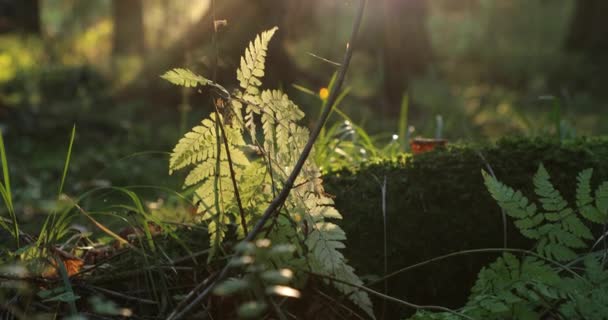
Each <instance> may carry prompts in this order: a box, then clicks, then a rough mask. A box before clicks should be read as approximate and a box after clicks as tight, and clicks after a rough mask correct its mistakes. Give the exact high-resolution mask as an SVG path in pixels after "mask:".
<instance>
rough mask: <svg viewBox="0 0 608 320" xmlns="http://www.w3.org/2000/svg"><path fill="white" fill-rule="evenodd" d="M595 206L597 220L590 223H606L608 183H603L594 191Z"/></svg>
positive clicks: (607, 215) (607, 218)
mask: <svg viewBox="0 0 608 320" xmlns="http://www.w3.org/2000/svg"><path fill="white" fill-rule="evenodd" d="M595 206H596V208H597V210H598V215H597V219H596V220H592V221H593V222H597V223H602V224H603V223H606V222H608V181H605V182H603V183H602V184H601V185H600V186H599V187H598V188H597V189H596V190H595ZM590 220H591V219H590Z"/></svg>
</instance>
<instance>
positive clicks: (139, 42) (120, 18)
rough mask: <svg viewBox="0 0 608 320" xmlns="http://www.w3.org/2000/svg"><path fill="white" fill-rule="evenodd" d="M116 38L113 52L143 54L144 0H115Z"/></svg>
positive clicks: (117, 53) (114, 53) (113, 3)
mask: <svg viewBox="0 0 608 320" xmlns="http://www.w3.org/2000/svg"><path fill="white" fill-rule="evenodd" d="M112 14H113V18H114V39H113V47H112V54H113V55H115V56H121V55H140V56H141V55H143V54H144V52H145V43H144V18H143V3H142V0H113V1H112Z"/></svg>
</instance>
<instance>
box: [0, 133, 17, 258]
mask: <svg viewBox="0 0 608 320" xmlns="http://www.w3.org/2000/svg"><path fill="white" fill-rule="evenodd" d="M0 162H2V176H3V177H4V179H3V180H4V181H3V182H0V194H2V199H3V200H4V205H5V206H6V209H7V210H8V215H9V217H10V219H11V221H12V224H13V226H12V229H11V228H10V227H9V226H8V225H7V224H6V222H5V221H4V220H2V219H0V227H2V228H3V229H5V230H7V231H8V232H10V233H11V234H12V236H13V238H14V239H15V243H16V245H17V248H19V247H20V245H19V223H18V222H17V214H16V213H15V207H14V206H13V195H12V193H11V179H10V173H9V171H8V161H7V160H6V149H5V148H4V139H3V137H2V133H1V132H0Z"/></svg>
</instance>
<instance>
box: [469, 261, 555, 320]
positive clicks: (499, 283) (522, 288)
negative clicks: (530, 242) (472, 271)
mask: <svg viewBox="0 0 608 320" xmlns="http://www.w3.org/2000/svg"><path fill="white" fill-rule="evenodd" d="M559 281H560V277H559V275H558V274H557V273H556V272H555V271H554V270H553V269H552V268H551V267H550V266H549V265H547V264H545V263H544V262H543V261H541V260H538V259H536V258H533V257H525V258H523V260H521V261H520V260H519V259H518V258H517V257H515V256H514V255H512V254H510V253H504V254H503V255H502V257H500V258H498V259H497V260H496V262H494V263H492V264H490V265H489V266H488V267H487V268H484V269H482V270H481V272H479V275H478V278H477V281H476V282H475V285H474V286H473V288H472V289H471V297H470V298H469V302H468V303H467V307H468V308H469V309H474V310H476V312H472V313H470V314H471V315H473V314H475V318H476V319H502V318H512V319H539V318H540V314H538V313H537V311H536V310H537V309H538V307H539V306H541V305H542V304H543V302H544V300H547V299H552V298H555V297H558V296H559V293H558V292H557V289H555V288H554V287H555V286H556V285H557V284H558V283H559ZM531 316H535V317H533V318H531Z"/></svg>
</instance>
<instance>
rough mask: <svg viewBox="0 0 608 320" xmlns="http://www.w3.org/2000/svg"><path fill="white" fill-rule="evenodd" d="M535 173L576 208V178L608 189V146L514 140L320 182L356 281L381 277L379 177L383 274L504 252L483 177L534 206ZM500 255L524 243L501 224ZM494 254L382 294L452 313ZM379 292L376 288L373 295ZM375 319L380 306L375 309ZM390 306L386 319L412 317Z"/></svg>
mask: <svg viewBox="0 0 608 320" xmlns="http://www.w3.org/2000/svg"><path fill="white" fill-rule="evenodd" d="M541 162H542V163H543V164H544V165H545V167H546V168H547V170H548V171H549V173H550V174H551V177H552V181H553V182H554V184H555V186H556V187H557V188H558V190H561V191H562V193H563V195H564V196H565V197H566V199H568V200H569V201H570V203H572V204H573V203H574V201H573V197H574V191H575V188H576V175H577V174H578V172H579V171H581V170H583V169H585V168H594V169H595V171H594V181H595V183H598V182H599V181H604V180H608V138H590V139H577V140H573V141H566V142H562V143H559V142H557V141H550V140H543V139H536V140H528V139H522V138H509V139H503V140H501V141H499V142H497V143H496V144H487V145H471V144H454V145H451V146H449V147H447V148H446V149H442V150H437V151H433V152H429V153H424V154H421V155H417V156H414V157H411V158H403V159H400V160H399V161H390V162H387V161H385V162H380V163H370V164H368V165H366V166H363V167H361V168H356V169H352V168H351V169H343V170H342V171H339V172H334V173H331V174H329V175H327V176H326V177H325V182H326V189H327V192H329V193H331V194H334V195H335V196H336V198H335V201H336V205H337V207H338V208H339V210H340V212H341V213H342V214H343V215H344V220H343V221H342V222H340V224H341V225H342V227H343V228H344V229H345V230H346V232H347V236H348V238H349V240H348V243H347V249H346V252H345V253H346V256H347V257H348V258H349V259H350V260H351V263H352V265H353V266H355V267H356V268H357V271H358V273H359V274H360V275H366V274H367V275H382V274H384V271H383V270H384V262H383V261H384V255H383V212H382V200H383V199H382V192H381V183H382V182H383V180H384V178H385V177H386V182H387V184H386V185H387V193H386V215H387V217H386V218H387V243H388V272H392V271H395V270H398V269H400V268H403V267H406V266H409V265H412V264H414V263H417V262H420V261H423V260H427V259H430V258H433V257H437V256H440V255H443V254H447V253H451V252H455V251H459V250H466V249H475V248H500V247H502V246H503V219H502V214H501V211H500V209H499V207H498V206H497V205H496V203H495V201H494V200H493V199H492V198H491V196H490V194H489V193H488V191H487V190H486V188H485V186H484V184H483V180H482V176H481V169H486V168H488V166H489V167H491V168H492V170H493V171H494V173H495V174H496V176H497V177H498V179H499V180H501V181H503V182H504V183H506V184H507V185H509V186H511V187H514V188H516V189H520V190H522V191H523V192H524V194H525V195H526V196H528V197H529V198H531V199H536V197H535V196H534V193H533V186H532V176H533V174H534V173H535V172H536V170H537V168H538V165H539V164H540V163H541ZM507 230H508V231H507V235H508V246H509V247H518V248H529V247H530V245H531V243H530V241H527V240H526V239H524V238H523V237H522V236H521V235H520V234H519V233H518V232H517V230H515V228H514V226H513V225H512V224H511V221H510V219H509V221H508V223H507ZM496 256H497V253H494V254H491V253H482V254H480V253H477V254H468V255H462V256H458V257H453V258H449V259H446V260H441V261H438V262H433V263H431V264H428V265H425V266H423V267H421V268H416V269H413V270H409V271H406V272H403V273H400V274H399V275H397V276H395V277H392V278H390V279H389V281H388V294H389V295H391V296H395V297H398V298H400V299H403V300H407V301H409V302H413V303H417V304H425V305H428V304H432V305H443V306H449V307H458V306H460V305H462V304H463V303H464V302H465V301H466V298H467V296H468V293H469V289H470V288H471V286H472V285H473V282H474V280H475V278H476V274H477V272H478V271H479V270H480V269H481V267H482V266H484V265H486V264H487V263H488V262H490V261H492V260H494V259H495V257H496ZM375 288H376V289H378V290H380V291H382V290H383V284H382V283H380V284H377V285H375ZM376 310H378V311H380V312H381V310H382V302H380V301H379V300H376ZM412 311H413V310H412V309H407V308H403V307H399V306H395V305H393V304H390V305H389V306H388V314H387V319H397V316H401V317H403V316H404V315H406V314H409V313H411V312H412Z"/></svg>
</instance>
